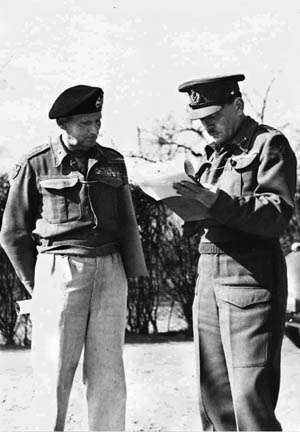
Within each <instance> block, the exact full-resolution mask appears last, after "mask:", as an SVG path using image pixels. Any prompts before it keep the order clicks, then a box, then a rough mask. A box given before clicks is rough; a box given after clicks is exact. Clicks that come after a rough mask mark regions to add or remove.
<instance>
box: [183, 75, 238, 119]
mask: <svg viewBox="0 0 300 432" xmlns="http://www.w3.org/2000/svg"><path fill="white" fill-rule="evenodd" d="M244 79H245V75H242V74H240V75H225V76H216V77H212V78H203V79H195V80H192V81H187V82H185V83H183V84H181V85H180V86H179V87H178V90H179V91H180V92H186V93H188V94H189V97H190V104H189V106H190V108H191V110H190V118H191V119H201V118H204V117H207V116H209V115H211V114H214V113H215V112H217V111H220V109H221V108H222V106H223V105H224V104H225V103H226V102H227V103H229V102H231V101H233V100H234V99H235V98H236V97H238V96H241V92H240V89H239V85H238V81H243V80H244Z"/></svg>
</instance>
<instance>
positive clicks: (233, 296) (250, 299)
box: [220, 288, 271, 308]
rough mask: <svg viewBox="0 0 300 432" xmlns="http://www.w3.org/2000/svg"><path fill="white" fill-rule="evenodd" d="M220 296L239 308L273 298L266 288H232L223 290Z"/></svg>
mask: <svg viewBox="0 0 300 432" xmlns="http://www.w3.org/2000/svg"><path fill="white" fill-rule="evenodd" d="M220 298H221V299H222V300H223V301H225V302H226V303H230V304H233V305H234V306H237V307H239V308H247V307H249V306H251V305H254V304H257V303H265V302H268V301H270V300H271V293H270V291H268V290H266V289H263V288H261V289H252V288H249V289H247V288H243V289H239V288H231V289H229V290H226V291H225V292H222V293H221V294H220Z"/></svg>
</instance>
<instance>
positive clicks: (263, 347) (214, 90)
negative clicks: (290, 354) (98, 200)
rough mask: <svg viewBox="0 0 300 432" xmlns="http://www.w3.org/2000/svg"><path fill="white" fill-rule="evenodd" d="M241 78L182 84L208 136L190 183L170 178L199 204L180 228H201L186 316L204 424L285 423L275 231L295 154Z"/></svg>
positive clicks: (280, 259) (289, 206)
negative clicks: (257, 111)
mask: <svg viewBox="0 0 300 432" xmlns="http://www.w3.org/2000/svg"><path fill="white" fill-rule="evenodd" d="M244 78H245V77H244V75H230V76H221V77H220V76H219V77H213V78H207V79H199V80H193V81H188V82H185V83H184V84H182V85H180V86H179V91H180V92H184V93H188V96H189V107H190V116H191V119H193V120H197V119H198V120H201V122H202V125H203V126H204V128H205V129H206V131H207V132H208V134H209V135H210V136H211V138H212V140H211V142H210V143H209V144H208V145H207V146H206V148H205V154H204V156H203V157H202V159H201V160H200V164H199V169H198V172H197V173H196V174H195V176H194V179H195V181H194V182H190V181H184V182H180V183H175V184H174V188H175V189H176V191H177V193H179V194H181V195H183V196H184V197H185V198H189V199H190V200H192V202H194V203H195V202H197V203H198V204H199V215H198V220H197V221H196V222H187V223H186V224H185V227H184V229H185V232H186V234H187V235H192V234H193V233H194V232H200V235H201V241H200V245H199V252H200V259H199V266H198V278H197V284H196V290H195V299H194V304H193V318H194V338H195V348H196V354H197V371H198V382H199V407H200V415H201V420H202V425H203V430H205V431H208V430H219V431H224V430H226V431H238V430H239V431H242V430H255V431H266V430H269V431H271V430H272V431H275V430H276V431H277V430H282V429H281V425H280V423H279V421H278V419H277V418H276V416H275V412H274V411H275V407H276V402H277V398H278V392H279V382H280V352H281V344H282V338H283V334H284V322H285V307H286V295H287V286H286V266H285V259H284V256H283V253H282V251H281V248H280V244H279V236H280V235H281V234H282V232H283V231H284V229H285V228H286V226H287V224H288V221H289V220H290V218H291V216H292V212H293V208H294V193H295V187H296V158H295V155H294V153H293V151H292V150H291V147H290V145H289V143H288V141H287V139H286V137H285V136H284V135H283V134H282V133H281V132H279V131H278V130H276V129H274V128H271V127H270V126H266V125H262V124H259V123H257V122H256V121H255V120H253V119H252V118H251V117H249V116H247V115H245V114H244V101H243V99H242V96H241V92H240V89H239V84H238V83H239V82H240V81H243V80H244ZM190 174H191V173H190ZM193 207H194V205H193Z"/></svg>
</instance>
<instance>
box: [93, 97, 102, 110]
mask: <svg viewBox="0 0 300 432" xmlns="http://www.w3.org/2000/svg"><path fill="white" fill-rule="evenodd" d="M101 106H102V97H101V96H99V97H98V98H97V100H96V102H95V107H96V108H97V109H99V108H100V107H101Z"/></svg>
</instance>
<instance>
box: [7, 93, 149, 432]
mask: <svg viewBox="0 0 300 432" xmlns="http://www.w3.org/2000/svg"><path fill="white" fill-rule="evenodd" d="M102 104H103V91H102V89H101V88H99V87H90V86H86V85H78V86H75V87H71V88H68V89H67V90H65V91H64V92H63V93H62V94H61V95H60V96H58V98H57V99H56V100H55V102H54V104H53V105H52V107H51V109H50V112H49V118H50V119H55V120H56V122H57V124H58V126H59V127H60V128H61V131H62V133H61V134H60V136H59V137H58V138H57V139H56V140H53V141H52V142H50V143H49V144H45V145H42V146H39V147H37V148H35V149H34V150H33V151H32V153H31V154H29V155H27V156H26V157H25V158H23V159H22V160H21V162H20V163H19V164H18V165H16V167H15V169H14V171H13V174H12V178H11V187H10V191H9V195H8V200H7V204H6V208H5V212H4V216H3V222H2V230H1V244H2V246H3V248H4V250H5V251H6V253H7V255H8V257H9V258H10V260H11V262H12V264H13V266H14V268H15V270H16V273H17V275H18V276H19V278H20V280H21V282H22V283H23V285H24V286H25V288H26V289H27V290H28V292H29V293H30V294H32V296H33V301H32V312H31V318H32V323H33V330H32V360H33V370H34V376H35V384H36V388H35V395H36V397H35V406H34V407H35V410H34V412H35V421H34V423H35V425H34V427H33V425H31V426H32V427H33V429H36V428H37V429H36V430H63V429H64V425H65V419H66V413H67V407H68V401H69V396H70V391H71V387H72V382H73V378H74V374H75V370H76V368H77V365H78V362H79V359H80V355H81V352H82V349H83V347H84V358H83V370H84V383H85V385H86V393H87V404H88V423H89V430H97V431H100V430H105V431H110V430H114V431H115V430H118V431H119V430H120V431H121V430H124V429H125V404H126V387H125V377H124V367H123V358H122V354H123V343H124V333H125V319H126V299H127V278H128V277H135V276H139V275H145V274H147V272H146V267H145V261H144V256H143V252H142V247H141V242H140V238H139V233H138V228H137V223H136V219H135V216H134V209H133V205H132V200H131V195H130V190H129V185H128V178H127V173H126V166H125V163H124V158H123V156H122V155H121V154H120V153H118V152H117V151H115V150H113V149H110V148H108V147H103V146H101V145H99V144H98V142H97V137H98V133H99V129H100V127H101V117H102Z"/></svg>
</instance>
